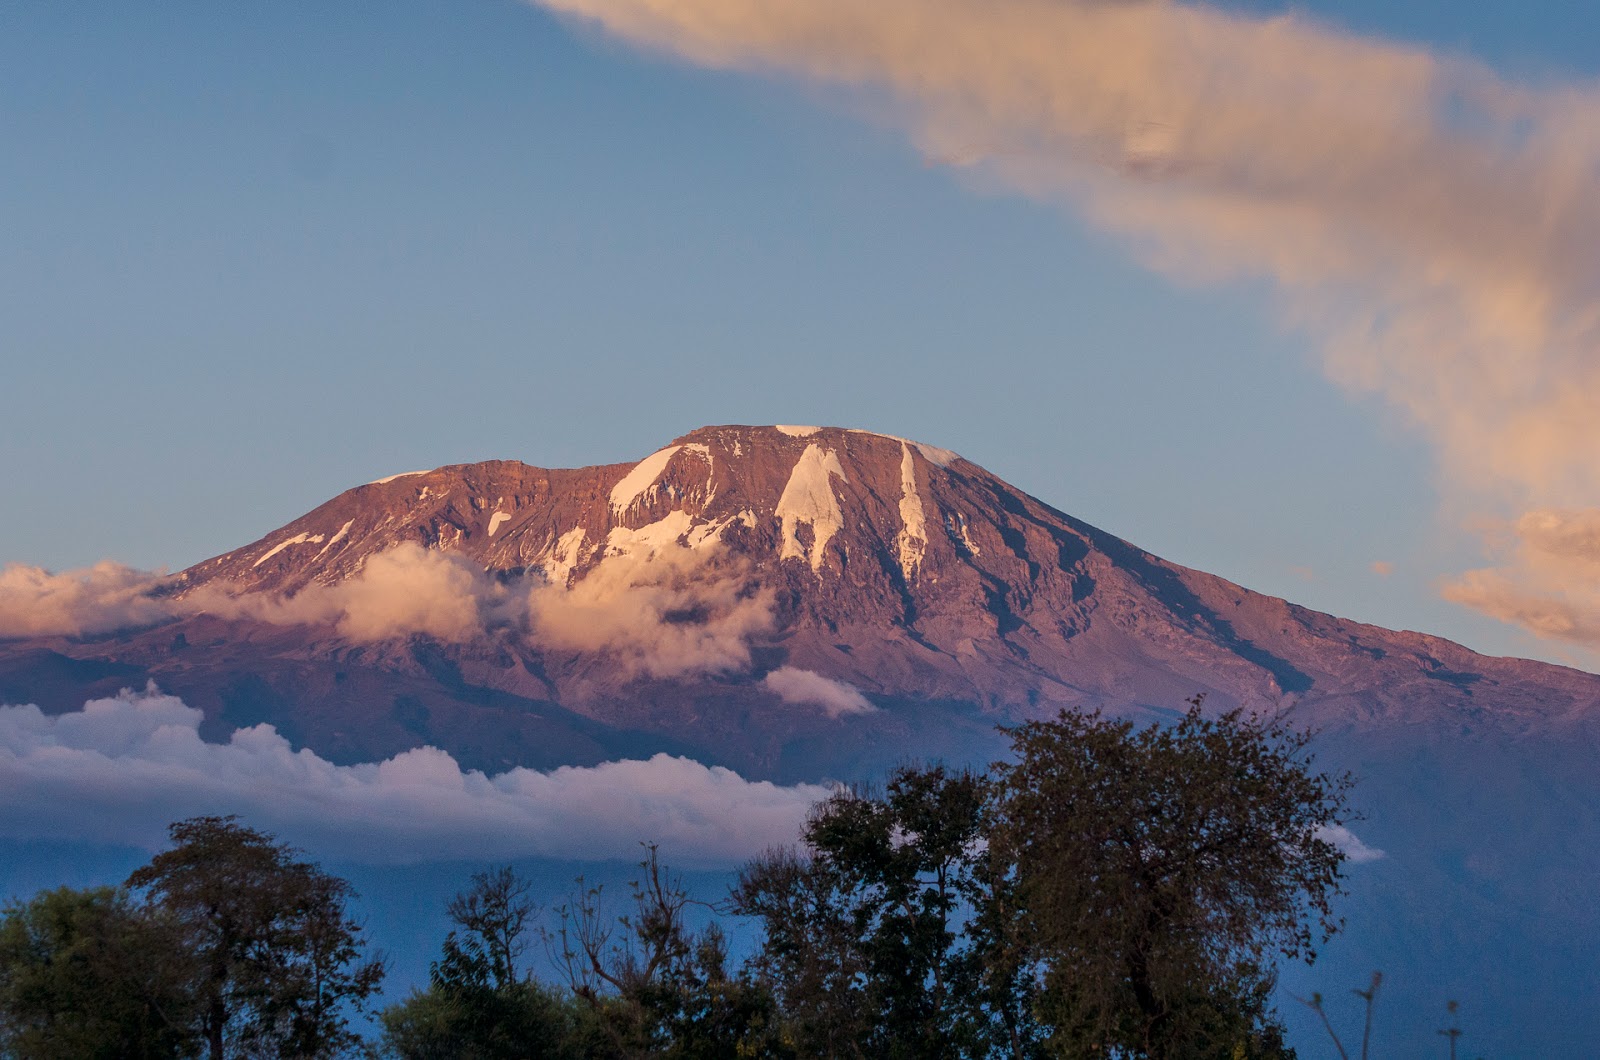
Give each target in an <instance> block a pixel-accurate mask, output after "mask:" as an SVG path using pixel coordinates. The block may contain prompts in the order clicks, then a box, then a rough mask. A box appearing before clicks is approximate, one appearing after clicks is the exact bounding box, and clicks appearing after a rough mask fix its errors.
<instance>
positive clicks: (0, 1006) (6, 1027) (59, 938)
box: [0, 887, 198, 1060]
mask: <svg viewBox="0 0 1600 1060" xmlns="http://www.w3.org/2000/svg"><path fill="white" fill-rule="evenodd" d="M187 972H188V964H187V955H186V954H185V952H184V950H183V947H182V940H181V937H180V936H179V934H178V933H177V931H175V930H174V927H173V925H172V924H171V923H170V922H169V921H168V920H167V919H166V918H164V917H163V916H161V915H160V914H159V911H155V912H151V911H145V910H141V909H138V908H137V907H135V906H133V905H132V904H131V903H130V902H129V901H128V898H127V895H126V894H125V893H123V892H121V891H117V890H112V889H111V888H108V887H100V888H95V889H92V890H86V891H77V890H72V889H70V888H66V887H62V888H60V889H58V890H54V891H44V892H41V893H40V894H38V895H35V896H34V897H33V898H32V899H31V900H29V901H27V902H13V903H11V904H9V905H8V906H7V907H6V908H5V911H4V913H3V914H0V1056H5V1057H19V1058H20V1057H27V1058H30V1060H58V1058H59V1060H98V1058H104V1060H156V1058H169V1057H188V1056H193V1055H195V1053H196V1050H197V1048H198V1043H197V1041H196V1039H195V1036H194V1034H193V1033H192V1031H191V1029H190V1027H191V1017H192V1003H191V1001H190V998H189V996H188V993H187V990H186V986H187V983H186V981H185V977H186V974H187Z"/></svg>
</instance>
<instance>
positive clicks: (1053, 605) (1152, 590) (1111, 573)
mask: <svg viewBox="0 0 1600 1060" xmlns="http://www.w3.org/2000/svg"><path fill="white" fill-rule="evenodd" d="M397 546H411V547H414V548H416V549H420V550H422V551H424V552H426V553H429V554H443V555H448V556H451V557H453V558H456V559H458V560H460V561H461V562H462V563H464V564H469V565H471V566H472V567H474V568H476V569H477V570H479V571H481V572H484V573H486V574H487V575H488V576H489V577H490V578H491V579H492V580H493V583H494V586H495V588H496V590H497V591H503V592H505V593H507V594H509V595H513V596H515V595H518V594H520V593H523V592H531V595H532V598H533V600H534V607H533V609H532V613H533V620H532V621H531V623H530V622H528V621H523V622H521V623H518V622H515V621H508V622H502V623H501V624H500V625H499V626H497V625H496V623H495V622H494V621H489V622H486V623H484V624H483V626H482V628H481V629H479V628H477V627H474V628H473V629H471V630H470V634H469V635H460V636H453V637H446V638H443V639H442V641H441V640H440V639H439V638H430V637H429V636H427V635H426V634H425V633H416V634H413V635H411V636H410V637H408V638H395V639H391V640H388V641H386V642H385V643H380V644H372V643H360V644H356V643H352V641H360V640H368V641H370V640H371V639H372V638H360V637H355V638H352V637H351V636H348V635H346V634H342V633H341V632H340V629H339V627H338V626H337V624H335V625H333V626H331V627H330V626H329V625H328V624H327V623H321V624H318V623H309V624H307V625H305V626H303V627H301V628H300V629H298V631H297V632H296V634H295V635H294V636H292V637H290V638H288V643H287V644H285V643H283V642H284V634H283V633H282V632H281V631H279V632H275V633H272V634H270V635H268V634H265V633H263V632H262V631H260V630H256V631H253V632H248V633H245V635H246V636H247V637H248V638H250V639H252V640H254V639H258V638H264V640H265V641H267V642H270V643H271V644H272V645H274V646H273V647H272V648H271V649H270V650H271V651H273V652H274V653H282V652H284V651H285V650H291V651H292V654H293V655H294V656H295V657H297V658H302V659H304V660H306V662H307V663H308V664H309V663H310V662H311V661H314V660H319V659H320V660H340V661H341V662H344V663H352V662H355V661H364V662H366V663H367V664H369V665H374V666H376V667H378V668H380V669H384V670H387V671H389V672H392V673H406V672H408V671H413V670H414V669H415V667H416V657H417V655H418V653H419V652H420V653H422V654H430V653H437V654H438V655H439V656H440V657H441V658H444V659H448V660H450V664H451V666H452V668H453V669H452V673H454V672H457V671H459V672H460V674H461V675H462V676H460V677H459V679H457V678H452V681H455V680H459V681H460V682H461V688H468V687H471V688H479V689H490V690H493V691H494V692H496V693H500V694H507V695H511V696H515V697H518V698H520V699H524V700H529V701H538V702H546V703H549V702H554V703H559V704H561V705H562V706H563V707H565V708H567V709H570V710H572V711H575V712H577V713H579V714H582V715H584V716H586V717H589V718H591V719H593V720H595V721H599V722H602V723H605V724H616V723H621V724H625V725H627V726H629V727H630V728H631V727H634V726H639V727H642V728H644V729H646V730H650V729H656V728H659V730H660V731H661V732H662V733H663V734H670V735H671V736H672V737H673V738H674V739H675V740H682V739H688V740H690V741H691V742H692V743H694V744H695V745H697V746H700V747H701V748H702V749H703V750H705V751H709V752H711V753H714V754H717V755H718V756H719V757H720V756H722V755H728V756H729V757H730V760H734V761H739V763H740V764H741V766H743V767H745V768H757V769H760V768H763V767H765V768H773V767H775V766H777V765H778V760H777V759H774V758H772V757H770V756H771V755H772V753H773V750H774V749H773V748H772V746H771V740H772V739H773V738H774V737H775V736H777V734H778V733H779V732H785V733H789V734H791V735H795V736H800V737H802V738H804V734H806V733H808V732H812V731H813V730H816V729H817V728H818V727H823V728H826V727H829V726H831V727H833V728H836V727H837V725H838V724H839V723H840V721H841V719H840V714H841V712H840V711H838V710H835V711H833V712H832V714H831V715H830V714H829V712H828V711H827V710H823V711H821V712H819V711H816V710H810V711H807V710H806V709H804V708H805V707H806V703H805V702H804V697H803V695H802V693H801V692H800V691H798V689H800V688H801V686H802V684H803V683H806V682H809V684H810V687H812V688H813V689H815V690H821V691H819V692H818V693H817V695H813V696H812V697H811V698H812V699H817V698H819V697H820V698H824V699H829V700H830V702H833V703H843V702H846V701H847V699H848V701H849V702H852V703H855V704H856V705H857V706H858V707H860V708H861V709H858V710H856V711H853V712H851V711H846V712H843V713H855V714H859V715H862V716H863V717H862V718H861V719H858V723H865V720H866V719H865V717H864V716H865V715H867V714H869V713H879V712H882V711H887V712H889V713H896V714H903V713H905V712H908V711H910V712H914V711H917V710H919V709H921V710H925V711H932V712H933V713H935V714H939V715H943V714H947V713H949V712H951V711H954V712H956V713H960V714H965V715H969V716H971V717H972V718H973V719H974V720H978V719H989V720H990V721H991V722H992V721H1014V720H1017V719H1020V718H1025V717H1035V716H1040V715H1044V714H1052V713H1054V711H1055V710H1057V709H1059V708H1061V707H1079V708H1082V707H1104V708H1107V709H1111V710H1114V711H1120V712H1126V711H1130V710H1132V711H1140V710H1158V711H1164V710H1170V709H1172V708H1173V707H1174V705H1178V704H1181V703H1182V702H1183V701H1184V699H1185V698H1187V697H1188V696H1190V695H1193V694H1195V693H1196V692H1205V693H1208V694H1209V695H1210V696H1211V697H1212V698H1211V702H1212V703H1213V705H1216V706H1219V707H1220V706H1225V705H1233V704H1240V705H1244V706H1247V707H1251V708H1256V709H1279V708H1283V707H1288V706H1294V707H1295V709H1297V710H1298V711H1300V712H1302V713H1303V714H1305V715H1306V716H1307V717H1308V720H1312V721H1315V722H1316V723H1318V724H1320V725H1324V726H1326V725H1329V724H1334V725H1344V724H1351V725H1365V724H1374V723H1377V722H1378V721H1379V720H1380V719H1384V718H1389V719H1391V720H1393V721H1396V722H1403V723H1404V724H1407V725H1416V724H1430V725H1439V724H1442V725H1446V726H1450V725H1456V724H1458V723H1464V724H1483V723H1485V715H1484V707H1485V705H1486V704H1487V703H1492V704H1493V714H1494V717H1493V719H1491V720H1492V722H1493V723H1494V724H1509V725H1514V726H1515V725H1522V724H1528V723H1537V719H1553V718H1554V717H1558V716H1560V715H1563V714H1564V713H1567V712H1569V711H1585V710H1588V709H1590V708H1591V707H1592V706H1593V705H1594V704H1595V703H1596V702H1597V701H1600V678H1595V677H1593V676H1591V675H1588V674H1583V673H1580V672H1577V671H1572V670H1567V669H1563V668H1559V667H1554V666H1548V665H1543V664H1539V663H1533V662H1527V661H1522V660H1507V659H1491V658H1486V657H1483V656H1480V655H1476V654H1474V653H1472V652H1470V651H1468V650H1466V649H1464V648H1462V647H1460V646H1458V645H1455V644H1452V643H1450V642H1448V641H1444V640H1441V639H1439V638H1436V637H1429V636H1425V635H1422V634H1417V633H1397V632H1393V631H1389V630H1385V629H1381V628H1378V627H1375V626H1370V625H1363V624H1360V623H1355V622H1348V621H1345V620H1342V619H1338V618H1334V617H1332V616H1329V615H1325V614H1321V613H1318V612H1315V611H1311V610H1308V609H1305V608H1302V607H1298V606H1295V605H1293V604H1290V603H1287V602H1285V601H1283V600H1279V599H1276V598H1273V597H1268V596H1263V595H1261V594H1258V593H1254V592H1251V591H1249V590H1247V589H1244V588H1241V587H1240V586H1238V585H1235V584H1233V583H1231V582H1228V581H1226V580H1224V579H1222V578H1218V577H1214V576H1212V575H1208V574H1204V573H1201V572H1199V571H1194V570H1190V569H1187V568H1184V567H1181V566H1178V565H1176V564H1172V563H1168V562H1166V561H1164V560H1161V559H1159V558H1157V557H1155V556H1152V555H1150V554H1149V553H1147V552H1144V551H1142V550H1140V549H1138V548H1136V547H1134V546H1133V545H1130V544H1129V543H1127V542H1125V541H1123V540H1121V539H1119V538H1117V537H1114V536H1112V535H1110V534H1107V533H1105V532H1103V531H1101V530H1098V529H1096V528H1094V527H1092V526H1089V525H1088V524H1086V523H1083V522H1081V521H1079V520H1076V519H1074V518H1072V517H1070V516H1068V515H1065V514H1063V513H1062V512H1060V511H1058V510H1056V509H1055V508H1053V507H1051V506H1049V505H1047V504H1045V503H1043V502H1041V501H1039V500H1036V499H1035V498H1033V497H1030V496H1028V495H1027V494H1025V493H1023V492H1021V491H1020V490H1017V489H1015V488H1014V487H1012V486H1010V485H1008V484H1007V483H1005V482H1004V481H1002V480H1000V479H999V478H997V477H996V476H994V475H992V474H990V473H989V472H987V471H985V470H984V469H983V468H981V467H979V466H978V465H976V464H974V463H972V462H970V461H968V460H965V459H963V458H962V457H960V456H958V455H956V454H955V453H952V452H950V451H949V450H945V449H940V448H937V447H934V446H931V445H926V444H922V443H919V442H913V441H909V440H906V439H901V438H895V437H891V436H887V435H882V434H875V433H871V432H867V431H858V430H843V429H838V428H818V427H801V426H778V427H748V426H722V427H705V428H701V429H700V430H697V431H693V432H691V433H690V434H687V435H684V436H683V437H681V438H679V439H676V440H675V441H673V442H672V443H671V444H670V445H667V446H665V447H663V448H661V449H659V450H657V451H656V452H654V453H651V454H650V455H649V456H646V457H645V458H644V459H642V460H640V461H638V462H636V463H631V464H611V465H604V466H599V467H588V468H579V469H575V470H551V469H545V468H538V467H533V466H529V465H527V464H522V463H517V462H513V461H491V462H486V463H479V464H463V465H454V466H450V467H442V468H438V469H436V470H433V471H422V472H412V473H409V474H404V475H397V476H393V477H390V478H387V479H383V480H380V481H378V482H373V483H369V484H367V485H364V486H359V487H357V488H355V489H352V490H349V491H347V492H345V493H343V494H340V495H339V496H338V497H335V498H334V499H333V500H331V501H329V502H328V503H326V504H324V505H322V506H321V507H319V508H317V509H316V510H315V511H312V512H310V513H309V514H307V515H305V516H303V517H302V518H300V519H297V520H295V521H294V522H292V523H290V524H288V525H287V526H284V527H282V528H281V529H279V530H276V531H274V532H272V533H270V534H268V535H267V536H265V537H263V538H262V539H261V540H259V541H256V542H254V543H252V544H249V545H246V546H244V547H242V548H239V549H235V550H233V551H231V552H228V553H225V554H224V555H221V556H219V557H216V558H215V559H211V560H208V561H206V562H203V563H200V564H197V565H196V566H194V567H191V568H190V569H189V570H187V571H185V572H183V574H182V575H181V587H180V589H179V594H180V595H190V596H194V595H196V594H201V593H203V592H205V591H207V590H215V589H217V588H219V587H226V591H227V592H228V593H230V594H235V595H237V594H246V595H256V596H261V595H271V596H279V597H283V598H286V599H288V600H291V601H292V600H293V599H295V598H296V597H304V596H305V595H306V594H314V593H316V592H318V591H320V590H329V589H334V588H336V587H338V586H340V585H341V584H344V583H347V582H350V581H351V580H359V579H361V578H362V576H363V574H364V572H369V571H370V570H371V567H370V566H369V564H371V563H372V562H373V561H374V559H375V558H376V557H380V556H384V555H386V554H390V553H392V552H393V551H394V550H395V549H396V548H397ZM246 612H247V613H248V609H246ZM624 613H625V614H624ZM256 614H257V615H258V616H259V615H260V612H257V613H256ZM188 621H191V622H201V623H207V622H208V619H207V616H205V615H201V616H197V617H195V618H193V619H190V620H188ZM238 624H242V625H243V626H245V627H249V626H250V625H251V624H252V623H251V622H250V621H249V620H243V621H242V622H241V623H238ZM256 624H257V625H259V622H257V623H256ZM652 626H654V627H657V628H651V627H652ZM663 631H665V632H666V633H670V634H675V636H671V637H666V638H661V637H660V634H661V633H662V632H663ZM241 632H242V630H241ZM346 633H348V631H346ZM630 634H632V635H635V642H634V643H628V637H629V635H630ZM164 636H165V637H166V638H167V639H168V640H170V638H171V634H170V632H166V633H164ZM379 639H380V640H382V639H383V638H379ZM656 639H663V640H665V641H667V642H668V643H669V645H670V647H671V650H670V651H669V652H668V655H670V656H671V657H670V658H657V657H655V656H654V655H652V654H651V649H650V645H651V644H653V643H654V642H655V640H656ZM190 640H191V641H192V640H193V638H190ZM401 641H403V643H402V642H401ZM290 645H292V648H290ZM264 646H265V645H264ZM697 649H698V650H699V654H698V655H697V654H696V650H697ZM180 654H181V653H180ZM619 660H620V661H619ZM230 665H231V666H233V667H234V668H237V665H238V660H235V661H234V662H233V663H231V664H230ZM161 669H162V668H161V667H159V666H158V667H156V670H157V673H156V674H155V675H156V676H158V677H161V674H160V672H159V671H160V670H161ZM469 672H470V674H471V676H470V677H468V676H466V675H467V674H468V673H469ZM774 673H780V674H781V675H782V676H780V677H779V678H778V679H777V680H776V684H775V683H774V679H773V677H772V675H773V674H774ZM162 680H167V678H165V677H162ZM786 682H787V684H788V685H792V686H793V687H792V688H789V689H788V691H789V695H788V696H787V697H786V696H785V695H784V692H785V690H786ZM828 689H832V690H834V694H833V695H832V696H831V697H830V696H827V695H825V694H824V693H825V692H826V690H828ZM285 694H286V697H287V696H288V695H289V692H288V690H285ZM731 702H738V703H739V704H740V710H739V712H738V713H737V715H736V716H735V717H731V718H730V717H728V716H726V715H725V714H724V713H722V712H709V713H708V711H707V709H706V707H705V704H707V703H723V704H727V703H731ZM697 704H698V705H697ZM863 704H865V705H866V706H862V705H863ZM811 705H812V706H818V705H823V706H826V704H816V703H813V704H811ZM214 706H216V707H219V708H220V707H225V706H226V705H225V704H223V703H217V704H214ZM867 707H872V708H881V711H880V710H879V709H873V710H868V709H866V708H867ZM325 709H333V710H337V709H339V708H338V701H337V699H334V700H332V701H329V702H328V703H327V704H326V708H325ZM368 709H370V708H368ZM883 720H884V719H878V723H879V724H881V723H882V722H883ZM907 720H908V721H909V720H910V719H909V718H908V719H907ZM927 720H928V721H930V722H931V721H932V720H933V718H931V717H930V718H928V719H927ZM323 727H324V726H323V725H322V724H321V723H320V722H315V721H312V722H310V728H311V729H312V730H314V729H321V728H323ZM341 728H343V727H342V726H341ZM308 731H310V730H308ZM345 731H347V732H348V730H345ZM434 735H436V736H439V737H447V736H448V734H447V733H435V734H434ZM371 736H372V734H371V733H370V732H369V733H368V734H367V736H366V737H365V738H366V739H370V738H371ZM346 738H347V739H351V740H352V741H353V742H354V743H359V742H362V738H358V737H355V736H354V734H352V735H351V736H349V737H346ZM778 738H780V739H781V738H782V737H778ZM382 743H383V745H384V746H374V747H372V748H371V750H374V751H377V750H388V749H390V747H389V746H388V744H389V743H390V741H382ZM758 746H759V747H760V748H761V750H760V751H759V752H758V751H757V747H758ZM335 749H338V748H329V750H335ZM345 750H347V751H354V750H356V748H355V746H353V744H352V746H350V747H349V748H345ZM752 755H754V756H755V757H753V758H752V757H751V756H752ZM781 757H782V753H781V752H779V758H781ZM806 757H808V758H809V757H810V756H809V755H807V756H806ZM780 771H782V770H780Z"/></svg>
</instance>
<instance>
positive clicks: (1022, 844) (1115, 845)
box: [990, 699, 1350, 1060]
mask: <svg viewBox="0 0 1600 1060" xmlns="http://www.w3.org/2000/svg"><path fill="white" fill-rule="evenodd" d="M1012 739H1013V743H1014V746H1015V749H1016V755H1017V758H1016V762H1015V763H1014V764H1010V765H1001V766H997V767H996V776H997V792H998V801H997V803H996V820H995V825H994V828H993V830H992V832H991V835H990V842H991V848H992V852H993V855H994V856H995V857H996V858H998V859H1000V860H1002V861H1003V862H1005V863H1006V864H1007V865H1009V866H1010V867H1011V868H1010V871H1011V873H1012V875H1013V878H1014V884H1015V893H1016V895H1017V898H1018V901H1019V914H1020V918H1021V924H1022V931H1021V935H1020V937H1021V938H1024V939H1025V940H1026V953H1027V955H1028V958H1029V959H1030V960H1031V961H1032V962H1033V963H1034V964H1035V965H1036V967H1037V968H1038V974H1039V978H1040V982H1041V984H1042V986H1041V989H1040V992H1039V996H1038V1011H1039V1013H1040V1015H1041V1017H1042V1018H1043V1019H1045V1020H1046V1022H1048V1023H1049V1024H1050V1025H1051V1027H1052V1035H1051V1049H1052V1052H1053V1053H1054V1054H1055V1055H1060V1056H1078V1055H1084V1054H1086V1053H1090V1052H1094V1051H1097V1050H1098V1051H1100V1052H1102V1053H1105V1052H1115V1053H1118V1054H1120V1055H1123V1056H1128V1057H1150V1058H1155V1060H1163V1058H1178V1057H1183V1058H1188V1057H1196V1058H1200V1057H1232V1056H1237V1055H1242V1056H1280V1055H1286V1051H1285V1047H1284V1046H1283V1045H1282V1034H1281V1030H1280V1028H1279V1027H1278V1025H1277V1022H1276V1019H1275V1017H1274V1016H1273V1014H1272V1013H1271V1011H1270V1008H1269V1007H1268V1001H1267V997H1268V994H1269V993H1270V991H1271V988H1272V985H1273V982H1274V978H1273V972H1272V970H1271V961H1272V959H1273V957H1274V956H1275V955H1276V954H1282V955H1284V956H1287V957H1297V956H1305V957H1307V958H1308V959H1309V958H1311V957H1312V956H1314V945H1315V944H1316V942H1318V941H1319V940H1321V939H1326V937H1327V936H1328V934H1330V933H1331V932H1332V931H1334V930H1335V929H1336V927H1337V923H1336V922H1335V920H1334V918H1333V914H1332V906H1331V902H1332V899H1333V898H1334V897H1335V896H1336V895H1337V894H1338V893H1340V888H1339V880H1340V865H1341V862H1342V860H1343V855H1342V854H1341V853H1340V852H1339V850H1338V849H1337V848H1336V847H1335V846H1334V845H1333V844H1332V843H1331V842H1329V841H1328V840H1327V839H1326V838H1325V829H1327V828H1329V827H1331V826H1333V825H1336V824H1338V823H1339V822H1340V819H1341V814H1342V812H1343V808H1344V803H1345V796H1346V791H1347V788H1348V787H1349V784H1350V780H1349V778H1348V777H1345V776H1339V777H1330V776H1328V775H1325V774H1318V773H1314V772H1313V771H1312V770H1311V769H1310V766H1309V763H1307V762H1306V761H1305V760H1304V758H1305V756H1304V751H1305V747H1306V743H1307V741H1308V740H1309V736H1307V735H1306V734H1303V733H1295V732H1291V731H1289V730H1287V729H1286V728H1284V727H1283V726H1282V725H1281V724H1279V723H1277V722H1273V721H1258V720H1256V719H1252V718H1249V717H1246V716H1245V715H1243V714H1242V713H1240V712H1239V711H1232V712H1229V713H1227V714H1224V715H1222V716H1220V717H1218V718H1206V717H1205V716H1204V715H1203V714H1202V713H1201V711H1200V702H1199V700H1198V699H1196V700H1194V701H1192V707H1191V709H1190V710H1189V712H1188V713H1187V714H1186V715H1185V716H1184V717H1183V719H1182V720H1181V721H1180V722H1179V723H1178V724H1177V725H1174V726H1170V727H1157V726H1151V727H1148V728H1143V729H1136V728H1135V727H1134V726H1133V725H1132V724H1131V723H1129V722H1125V721H1109V720H1106V719H1103V718H1101V717H1100V716H1098V715H1078V714H1066V713H1063V714H1062V715H1061V716H1060V717H1059V718H1058V719H1056V720H1055V721H1052V722H1035V723H1030V724H1027V725H1023V726H1021V727H1020V728H1018V729H1016V730H1014V731H1013V735H1012Z"/></svg>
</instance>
